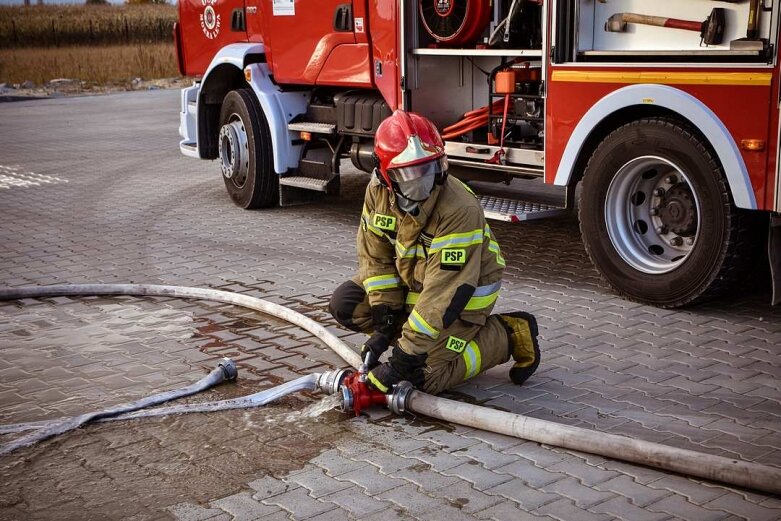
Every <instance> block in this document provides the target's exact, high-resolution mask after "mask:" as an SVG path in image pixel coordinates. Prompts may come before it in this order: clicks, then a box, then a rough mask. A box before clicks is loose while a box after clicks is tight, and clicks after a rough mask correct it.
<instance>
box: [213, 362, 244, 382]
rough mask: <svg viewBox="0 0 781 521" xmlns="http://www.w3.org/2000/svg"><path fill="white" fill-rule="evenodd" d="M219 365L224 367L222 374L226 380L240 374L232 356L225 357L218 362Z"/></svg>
mask: <svg viewBox="0 0 781 521" xmlns="http://www.w3.org/2000/svg"><path fill="white" fill-rule="evenodd" d="M217 367H219V368H220V369H222V374H223V376H224V377H225V380H235V379H236V377H237V376H238V375H239V370H238V369H237V368H236V362H234V361H233V360H231V359H230V358H223V359H222V360H220V363H218V364H217Z"/></svg>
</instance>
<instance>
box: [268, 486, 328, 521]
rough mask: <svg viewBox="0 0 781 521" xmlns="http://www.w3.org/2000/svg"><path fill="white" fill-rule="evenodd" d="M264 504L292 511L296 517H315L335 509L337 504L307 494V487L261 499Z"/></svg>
mask: <svg viewBox="0 0 781 521" xmlns="http://www.w3.org/2000/svg"><path fill="white" fill-rule="evenodd" d="M261 501H262V502H263V504H264V505H275V506H277V507H279V508H283V509H285V510H287V511H288V512H290V513H291V514H292V515H293V517H294V518H296V519H306V518H309V517H314V516H316V515H318V514H322V513H323V512H327V511H329V510H333V509H334V508H336V504H334V503H330V502H324V501H319V500H317V499H315V498H313V497H312V496H310V495H308V494H307V489H305V488H303V487H298V488H294V489H291V490H289V491H287V492H283V493H282V494H279V495H276V496H273V497H270V498H267V499H263V500H261Z"/></svg>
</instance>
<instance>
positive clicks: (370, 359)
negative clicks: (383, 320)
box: [361, 333, 391, 370]
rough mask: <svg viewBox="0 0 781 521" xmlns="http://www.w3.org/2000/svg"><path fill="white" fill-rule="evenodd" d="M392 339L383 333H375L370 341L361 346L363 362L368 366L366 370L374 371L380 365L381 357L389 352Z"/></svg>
mask: <svg viewBox="0 0 781 521" xmlns="http://www.w3.org/2000/svg"><path fill="white" fill-rule="evenodd" d="M390 342H391V339H390V338H389V337H387V336H386V335H384V334H382V333H374V334H373V335H372V336H371V337H369V340H367V341H366V342H365V343H364V344H363V345H362V346H361V360H362V361H363V363H364V364H366V369H369V370H371V369H374V368H375V367H377V366H378V365H380V357H381V356H382V354H383V353H384V352H385V351H387V350H388V346H389V345H390Z"/></svg>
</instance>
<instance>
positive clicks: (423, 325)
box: [407, 309, 439, 339]
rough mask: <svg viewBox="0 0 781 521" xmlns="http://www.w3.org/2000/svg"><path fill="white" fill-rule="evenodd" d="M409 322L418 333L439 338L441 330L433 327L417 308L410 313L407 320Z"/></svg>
mask: <svg viewBox="0 0 781 521" xmlns="http://www.w3.org/2000/svg"><path fill="white" fill-rule="evenodd" d="M407 323H409V326H410V327H411V328H412V330H413V331H417V332H418V333H423V334H424V335H426V336H428V337H430V338H434V339H436V338H438V337H439V330H438V329H436V328H434V327H431V326H430V325H429V323H428V322H426V320H425V319H424V318H423V317H421V316H420V313H418V312H417V310H414V309H413V310H412V313H410V316H409V320H407Z"/></svg>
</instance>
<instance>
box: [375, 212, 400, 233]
mask: <svg viewBox="0 0 781 521" xmlns="http://www.w3.org/2000/svg"><path fill="white" fill-rule="evenodd" d="M372 224H373V225H374V226H375V227H377V228H379V229H380V230H385V231H388V232H395V231H396V218H395V217H394V216H392V215H383V214H381V213H375V214H374V219H373V220H372Z"/></svg>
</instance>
